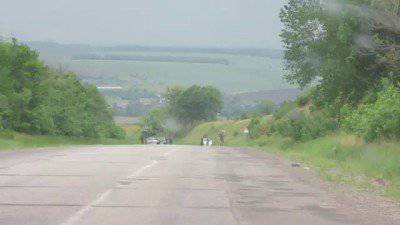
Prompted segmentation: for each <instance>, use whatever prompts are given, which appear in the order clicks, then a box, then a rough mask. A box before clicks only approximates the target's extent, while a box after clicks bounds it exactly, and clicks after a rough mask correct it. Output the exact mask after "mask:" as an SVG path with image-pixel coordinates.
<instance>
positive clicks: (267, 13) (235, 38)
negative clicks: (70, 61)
mask: <svg viewBox="0 0 400 225" xmlns="http://www.w3.org/2000/svg"><path fill="white" fill-rule="evenodd" d="M283 2H284V0H1V7H0V34H1V33H3V34H4V33H6V34H10V33H11V34H12V35H13V36H15V37H17V38H18V39H21V40H24V41H39V40H40V41H56V42H61V43H87V44H93V45H97V44H106V45H113V44H132V45H157V46H200V47H201V46H202V47H267V48H280V47H281V44H280V39H279V36H278V35H279V32H280V29H281V24H280V22H279V17H278V15H279V10H280V8H281V7H282V5H283Z"/></svg>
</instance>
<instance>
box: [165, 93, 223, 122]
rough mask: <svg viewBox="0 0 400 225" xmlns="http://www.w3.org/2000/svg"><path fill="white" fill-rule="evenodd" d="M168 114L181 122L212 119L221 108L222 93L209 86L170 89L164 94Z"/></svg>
mask: <svg viewBox="0 0 400 225" xmlns="http://www.w3.org/2000/svg"><path fill="white" fill-rule="evenodd" d="M166 99H167V104H168V111H169V114H170V115H172V116H173V117H175V118H176V119H177V120H179V121H181V122H182V124H193V122H195V121H201V120H206V121H209V120H213V119H215V118H216V117H217V114H218V112H220V111H221V109H222V94H221V92H220V91H219V90H218V89H216V88H214V87H211V86H206V87H200V86H197V85H194V86H191V87H189V88H187V89H185V90H182V89H177V88H175V89H170V90H169V91H168V92H167V95H166Z"/></svg>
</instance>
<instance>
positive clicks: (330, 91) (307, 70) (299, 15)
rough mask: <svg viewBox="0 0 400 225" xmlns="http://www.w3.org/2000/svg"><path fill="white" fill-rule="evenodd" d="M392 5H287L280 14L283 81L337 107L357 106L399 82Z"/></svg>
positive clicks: (353, 1)
mask: <svg viewBox="0 0 400 225" xmlns="http://www.w3.org/2000/svg"><path fill="white" fill-rule="evenodd" d="M396 2H397V3H398V1H394V0H378V1H370V0H348V1H341V0H337V1H319V0H289V2H288V4H287V5H286V6H285V7H284V8H283V9H282V11H281V14H280V17H281V20H282V22H283V24H284V29H283V31H282V34H281V37H282V39H283V42H284V46H285V48H286V51H285V56H284V59H285V66H286V69H287V71H288V72H287V74H286V76H285V78H286V80H288V81H289V82H291V83H293V84H297V85H299V86H300V87H302V88H304V87H306V86H308V85H313V84H315V85H316V86H317V89H316V90H317V91H316V92H317V93H318V94H319V98H320V102H321V103H325V104H328V105H332V104H334V103H335V104H337V106H341V105H343V104H345V103H350V104H354V105H355V104H357V103H358V102H359V101H360V100H361V99H363V98H364V96H366V95H368V94H369V93H371V92H372V93H374V92H376V90H378V89H380V88H381V86H380V84H381V82H380V81H381V80H382V79H383V78H388V79H390V80H392V81H393V83H396V82H398V80H399V78H400V74H399V50H400V48H399V47H398V45H399V37H400V35H399V34H400V33H399V30H400V29H399V27H400V26H399V23H398V21H400V20H399V17H398V10H394V11H393V10H392V9H393V6H395V3H396ZM397 9H398V5H397Z"/></svg>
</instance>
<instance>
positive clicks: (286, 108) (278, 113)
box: [274, 101, 296, 119]
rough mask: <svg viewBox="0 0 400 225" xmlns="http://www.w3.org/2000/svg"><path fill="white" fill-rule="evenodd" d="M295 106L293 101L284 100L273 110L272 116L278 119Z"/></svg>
mask: <svg viewBox="0 0 400 225" xmlns="http://www.w3.org/2000/svg"><path fill="white" fill-rule="evenodd" d="M295 108H296V104H295V103H294V102H293V101H285V102H284V103H282V104H281V106H280V107H279V109H278V110H276V111H275V113H274V117H275V118H276V119H280V118H282V117H283V116H285V115H287V114H288V113H289V112H290V111H292V110H293V109H295Z"/></svg>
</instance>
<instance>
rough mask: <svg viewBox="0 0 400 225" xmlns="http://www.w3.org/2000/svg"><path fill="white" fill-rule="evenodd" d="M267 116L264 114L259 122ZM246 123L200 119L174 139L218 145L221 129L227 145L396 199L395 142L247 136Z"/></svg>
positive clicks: (399, 191) (336, 136)
mask: <svg viewBox="0 0 400 225" xmlns="http://www.w3.org/2000/svg"><path fill="white" fill-rule="evenodd" d="M267 120H268V119H267V118H264V119H263V120H262V122H261V123H262V124H263V123H266V121H267ZM248 123H249V120H242V121H218V122H209V123H203V124H200V125H199V126H197V127H196V128H194V129H193V130H192V131H191V132H190V133H189V134H188V135H187V136H186V137H185V138H183V139H181V140H179V141H178V143H179V144H196V145H198V144H199V143H200V137H201V136H202V135H204V134H208V135H209V136H210V137H211V138H212V139H213V140H215V141H214V143H216V145H218V144H219V141H218V133H219V132H220V130H225V131H226V137H225V145H227V146H238V147H250V148H254V149H258V150H262V151H266V152H270V153H273V154H276V155H281V156H284V157H287V158H289V159H291V160H293V161H297V162H301V163H303V164H304V165H306V166H308V167H311V168H312V169H313V170H314V171H316V172H317V173H318V174H319V175H320V176H321V177H322V178H324V179H325V180H327V181H332V182H337V183H344V184H350V185H353V186H355V187H357V188H362V189H371V190H379V191H382V193H384V194H385V195H386V196H389V197H393V198H396V199H397V200H400V143H399V142H393V141H381V142H379V143H366V142H364V141H363V140H362V139H361V138H359V137H357V136H354V135H349V134H345V133H340V132H338V133H333V134H330V135H328V136H325V137H321V138H318V139H315V140H312V141H307V142H294V141H293V140H291V139H289V138H283V137H280V136H265V135H262V136H260V137H259V138H258V139H250V138H248V137H247V134H245V133H244V132H243V131H244V129H245V128H246V126H247V125H248Z"/></svg>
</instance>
